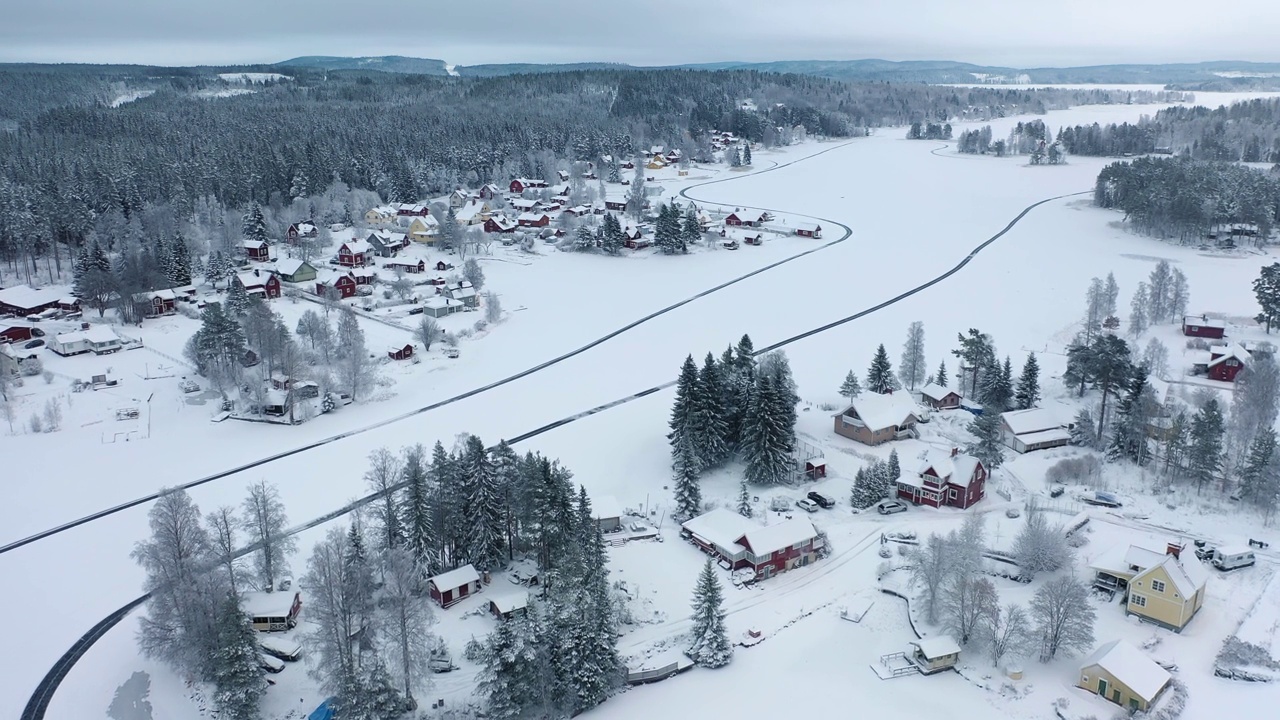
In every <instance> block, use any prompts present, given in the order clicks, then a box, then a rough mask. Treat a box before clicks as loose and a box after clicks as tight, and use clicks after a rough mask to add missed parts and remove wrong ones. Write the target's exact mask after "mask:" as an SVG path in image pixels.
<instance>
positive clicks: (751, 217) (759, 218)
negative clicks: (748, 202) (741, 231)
mask: <svg viewBox="0 0 1280 720" xmlns="http://www.w3.org/2000/svg"><path fill="white" fill-rule="evenodd" d="M767 214H768V213H766V212H765V211H764V210H738V211H737V212H733V213H730V215H732V216H733V217H736V218H738V220H739V221H740V222H753V223H756V222H764V216H765V215H767Z"/></svg>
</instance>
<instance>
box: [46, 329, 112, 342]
mask: <svg viewBox="0 0 1280 720" xmlns="http://www.w3.org/2000/svg"><path fill="white" fill-rule="evenodd" d="M57 341H58V342H59V343H61V344H63V345H66V344H68V343H74V342H90V343H94V344H101V343H111V342H120V336H119V335H116V333H115V331H114V330H112V329H111V328H109V327H106V326H105V325H91V326H90V327H89V328H88V329H86V330H74V331H72V332H68V333H60V334H59V335H58V336H57Z"/></svg>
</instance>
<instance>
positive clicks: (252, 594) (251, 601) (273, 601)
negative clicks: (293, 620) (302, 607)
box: [240, 590, 297, 617]
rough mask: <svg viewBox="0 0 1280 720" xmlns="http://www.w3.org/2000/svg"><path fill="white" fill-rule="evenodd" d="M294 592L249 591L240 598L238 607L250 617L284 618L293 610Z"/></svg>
mask: <svg viewBox="0 0 1280 720" xmlns="http://www.w3.org/2000/svg"><path fill="white" fill-rule="evenodd" d="M296 595H297V593H296V592H287V591H285V592H270V593H269V592H261V591H257V590H254V591H249V592H246V593H244V595H243V596H242V597H241V598H240V607H241V608H243V609H244V612H245V614H246V615H249V616H250V617H285V616H286V615H288V614H289V610H291V609H292V608H293V598H294V597H295V596H296Z"/></svg>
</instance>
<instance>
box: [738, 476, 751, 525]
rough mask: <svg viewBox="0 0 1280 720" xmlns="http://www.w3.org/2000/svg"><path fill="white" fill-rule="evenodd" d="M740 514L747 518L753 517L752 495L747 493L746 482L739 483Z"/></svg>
mask: <svg viewBox="0 0 1280 720" xmlns="http://www.w3.org/2000/svg"><path fill="white" fill-rule="evenodd" d="M738 514H739V515H741V516H742V517H745V518H749V517H751V516H752V515H753V513H752V512H751V493H750V492H748V491H747V481H746V480H743V481H742V482H741V483H738Z"/></svg>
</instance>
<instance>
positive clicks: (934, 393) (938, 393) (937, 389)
mask: <svg viewBox="0 0 1280 720" xmlns="http://www.w3.org/2000/svg"><path fill="white" fill-rule="evenodd" d="M920 394H921V395H923V396H925V397H927V398H929V399H931V400H938V401H942V400H943V399H944V398H946V397H947V396H948V395H956V396H959V395H960V393H958V392H956V391H955V390H952V389H951V388H949V387H947V386H945V385H939V384H937V383H929V384H928V385H925V386H924V387H922V388H920Z"/></svg>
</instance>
